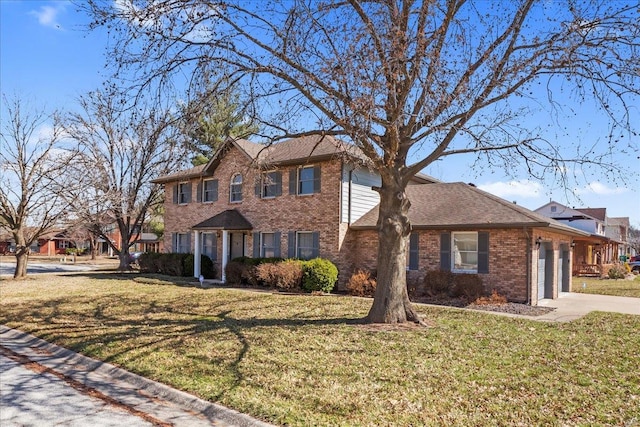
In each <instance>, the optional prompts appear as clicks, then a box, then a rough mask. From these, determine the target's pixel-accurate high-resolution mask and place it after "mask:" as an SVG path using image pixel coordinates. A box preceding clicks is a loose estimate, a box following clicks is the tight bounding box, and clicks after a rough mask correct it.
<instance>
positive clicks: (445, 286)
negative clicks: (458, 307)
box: [416, 270, 455, 296]
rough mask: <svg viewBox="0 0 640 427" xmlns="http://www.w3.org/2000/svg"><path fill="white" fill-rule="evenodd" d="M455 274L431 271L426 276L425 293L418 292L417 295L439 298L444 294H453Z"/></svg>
mask: <svg viewBox="0 0 640 427" xmlns="http://www.w3.org/2000/svg"><path fill="white" fill-rule="evenodd" d="M454 276H455V275H454V274H453V273H452V272H450V271H444V270H431V271H427V273H426V274H425V276H424V281H423V283H424V289H423V292H420V291H419V290H416V291H417V292H416V293H417V294H418V295H420V294H421V293H422V294H423V295H429V296H437V295H442V294H451V293H452V292H453V286H454Z"/></svg>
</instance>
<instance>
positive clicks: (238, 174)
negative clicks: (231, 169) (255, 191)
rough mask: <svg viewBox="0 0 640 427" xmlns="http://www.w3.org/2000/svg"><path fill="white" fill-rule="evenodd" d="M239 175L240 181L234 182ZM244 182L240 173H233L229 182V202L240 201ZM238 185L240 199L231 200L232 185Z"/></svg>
mask: <svg viewBox="0 0 640 427" xmlns="http://www.w3.org/2000/svg"><path fill="white" fill-rule="evenodd" d="M237 176H239V177H240V182H239V183H235V182H234V179H235V178H236V177H237ZM243 184H244V178H243V177H242V174H241V173H234V174H233V176H232V177H231V183H230V184H229V203H242V190H243V189H242V186H243ZM237 185H239V186H240V200H233V187H234V186H237Z"/></svg>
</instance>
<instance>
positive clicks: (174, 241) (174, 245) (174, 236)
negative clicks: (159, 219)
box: [171, 233, 178, 253]
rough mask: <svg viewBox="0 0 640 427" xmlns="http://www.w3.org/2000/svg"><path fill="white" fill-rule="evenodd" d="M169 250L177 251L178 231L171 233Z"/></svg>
mask: <svg viewBox="0 0 640 427" xmlns="http://www.w3.org/2000/svg"><path fill="white" fill-rule="evenodd" d="M171 252H173V253H176V252H178V233H171Z"/></svg>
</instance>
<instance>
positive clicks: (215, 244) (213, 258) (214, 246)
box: [211, 231, 218, 261]
mask: <svg viewBox="0 0 640 427" xmlns="http://www.w3.org/2000/svg"><path fill="white" fill-rule="evenodd" d="M211 237H212V239H211V245H212V248H211V261H216V260H217V259H218V233H216V232H215V231H214V232H213V233H211Z"/></svg>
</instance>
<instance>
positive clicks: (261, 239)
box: [260, 231, 276, 258]
mask: <svg viewBox="0 0 640 427" xmlns="http://www.w3.org/2000/svg"><path fill="white" fill-rule="evenodd" d="M265 234H270V235H271V236H272V237H273V247H271V248H270V249H271V250H272V251H273V254H274V255H273V256H275V253H276V233H275V232H274V231H265V232H261V233H260V257H261V258H267V256H266V254H265V245H264V235H265Z"/></svg>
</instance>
